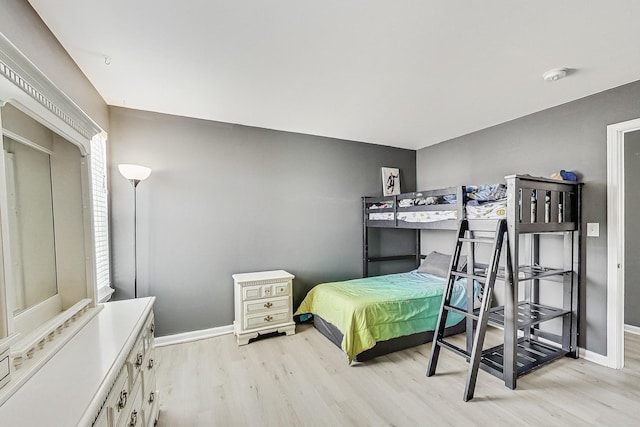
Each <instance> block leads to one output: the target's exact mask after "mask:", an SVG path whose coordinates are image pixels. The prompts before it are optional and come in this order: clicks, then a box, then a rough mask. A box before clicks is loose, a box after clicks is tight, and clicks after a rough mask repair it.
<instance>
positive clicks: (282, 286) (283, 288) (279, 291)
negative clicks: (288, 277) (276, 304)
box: [273, 282, 289, 297]
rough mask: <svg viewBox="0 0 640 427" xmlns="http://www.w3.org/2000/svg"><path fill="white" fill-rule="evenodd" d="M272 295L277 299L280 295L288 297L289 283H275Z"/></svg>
mask: <svg viewBox="0 0 640 427" xmlns="http://www.w3.org/2000/svg"><path fill="white" fill-rule="evenodd" d="M273 294H274V295H275V296H277V297H279V296H282V295H289V283H287V282H284V283H276V284H275V285H273Z"/></svg>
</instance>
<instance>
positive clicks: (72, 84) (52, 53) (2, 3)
mask: <svg viewBox="0 0 640 427" xmlns="http://www.w3.org/2000/svg"><path fill="white" fill-rule="evenodd" d="M0 33H2V34H3V35H4V36H5V37H6V38H8V39H9V40H10V41H11V42H12V43H13V44H14V45H15V46H16V47H17V48H18V49H19V50H20V51H21V52H22V53H23V54H24V55H25V56H26V57H27V58H29V60H31V62H33V63H34V64H35V65H36V66H37V67H38V68H39V69H40V71H42V72H43V73H44V74H45V75H46V76H47V77H48V78H49V79H50V80H51V81H52V82H53V83H54V84H55V85H56V86H57V87H58V88H59V89H60V90H61V91H62V92H64V93H65V94H66V95H67V96H68V97H70V98H71V99H72V100H73V101H74V102H75V103H76V104H77V105H78V106H79V107H80V108H81V109H82V110H83V111H84V112H85V113H86V114H87V115H88V116H89V117H91V118H92V119H93V120H94V121H95V122H96V123H97V124H98V126H100V127H101V128H102V129H103V130H108V129H109V113H108V109H107V105H106V104H105V102H104V100H103V99H102V97H101V96H100V94H98V92H97V91H96V89H95V88H94V87H93V85H92V84H91V83H90V82H89V80H88V79H87V78H86V77H85V75H84V73H83V72H82V71H80V68H78V66H77V65H76V63H75V62H74V61H73V59H71V57H70V56H69V54H68V53H67V51H66V50H64V48H63V47H62V45H60V43H59V42H58V39H56V37H55V36H54V35H53V34H52V33H51V31H50V30H49V28H48V27H47V26H46V25H45V24H44V22H42V20H41V19H40V16H38V14H37V13H36V12H35V11H34V10H33V8H32V7H31V5H30V4H29V3H28V2H27V1H26V0H0Z"/></svg>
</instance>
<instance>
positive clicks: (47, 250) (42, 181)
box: [3, 135, 58, 316]
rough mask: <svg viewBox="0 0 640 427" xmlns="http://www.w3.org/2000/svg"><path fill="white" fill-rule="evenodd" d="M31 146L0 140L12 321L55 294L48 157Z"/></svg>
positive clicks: (51, 201)
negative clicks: (5, 187)
mask: <svg viewBox="0 0 640 427" xmlns="http://www.w3.org/2000/svg"><path fill="white" fill-rule="evenodd" d="M36 147H37V145H35V144H34V145H33V146H30V145H27V144H25V143H21V142H18V141H16V140H15V139H12V138H10V137H7V136H6V135H5V137H4V140H3V149H4V151H5V153H4V155H5V174H6V185H7V202H8V211H9V218H8V222H9V230H10V236H11V237H10V251H11V260H12V267H13V268H12V272H13V278H12V279H13V301H14V303H13V315H14V316H15V315H17V314H19V313H21V312H22V311H24V310H26V309H28V308H30V307H33V306H35V305H36V304H38V303H40V302H42V301H45V300H46V299H48V298H49V297H52V296H54V295H55V294H56V293H57V292H58V287H57V280H56V259H55V236H54V228H53V226H54V224H53V198H52V192H51V156H50V154H49V153H47V152H46V151H45V150H44V149H40V148H36Z"/></svg>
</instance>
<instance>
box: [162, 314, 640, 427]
mask: <svg viewBox="0 0 640 427" xmlns="http://www.w3.org/2000/svg"><path fill="white" fill-rule="evenodd" d="M296 331H297V332H296V334H295V335H293V336H288V337H286V336H277V337H272V338H268V339H263V340H260V341H256V342H253V343H251V344H249V345H245V346H242V347H238V346H237V345H236V342H235V337H234V336H233V335H224V336H221V337H216V338H211V339H208V340H202V341H197V342H193V343H188V344H178V345H173V346H167V347H161V348H158V349H156V352H157V354H156V358H157V359H158V361H159V364H158V371H157V372H158V377H157V383H158V389H159V391H160V396H161V397H160V399H161V412H160V419H159V421H158V426H160V427H187V426H224V427H227V426H278V427H281V426H444V425H456V426H461V425H465V424H466V425H469V426H503V425H511V426H520V425H524V426H542V425H545V426H591V425H594V426H616V427H623V426H632V425H633V426H638V425H640V336H636V335H630V334H627V335H626V342H625V344H626V355H625V356H626V361H625V368H624V369H622V370H618V371H617V370H613V369H609V368H605V367H602V366H600V365H596V364H594V363H591V362H587V361H585V360H583V359H578V360H574V359H569V358H565V359H561V360H558V361H555V362H553V363H552V364H550V365H547V366H545V367H542V368H540V369H538V370H536V371H534V372H531V373H529V374H527V375H525V376H523V377H520V378H519V380H518V387H517V389H516V390H510V389H508V388H506V387H505V386H504V383H502V382H501V381H500V380H499V379H497V378H495V377H493V376H491V375H489V374H488V373H486V372H483V371H481V372H480V374H479V375H478V382H477V386H476V391H475V397H474V399H473V400H472V401H470V402H466V403H465V402H464V401H463V400H462V394H463V391H464V381H465V378H466V369H467V364H466V362H465V361H464V360H463V359H461V358H459V357H458V356H456V355H454V354H452V353H451V352H448V351H442V352H441V353H440V354H441V356H440V360H439V363H438V369H437V373H436V375H435V376H434V377H430V378H427V377H426V376H425V371H426V367H427V361H428V356H429V351H430V349H431V344H425V345H421V346H418V347H415V348H412V349H409V350H404V351H401V352H396V353H393V354H390V355H387V356H382V357H379V358H377V359H374V360H372V361H369V362H366V363H362V364H356V365H354V366H349V365H347V361H346V358H345V355H344V353H342V351H341V350H339V349H338V348H337V347H336V346H334V345H333V344H332V343H331V342H329V341H328V340H327V339H326V338H325V337H323V336H322V335H321V334H320V333H319V332H318V331H316V330H315V329H314V328H313V327H312V326H309V325H298V327H297V330H296Z"/></svg>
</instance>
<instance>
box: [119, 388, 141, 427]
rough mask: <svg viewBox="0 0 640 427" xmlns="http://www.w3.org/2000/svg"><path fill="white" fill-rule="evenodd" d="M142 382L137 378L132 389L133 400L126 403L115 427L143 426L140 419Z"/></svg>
mask: <svg viewBox="0 0 640 427" xmlns="http://www.w3.org/2000/svg"><path fill="white" fill-rule="evenodd" d="M141 385H142V380H141V379H140V378H138V381H136V384H135V387H134V388H133V398H132V399H131V400H130V401H129V402H128V404H127V406H126V407H125V409H124V411H122V413H121V415H120V417H119V418H118V420H117V423H116V424H115V425H116V426H117V427H129V426H131V427H134V426H141V425H143V421H144V420H143V417H142V387H141Z"/></svg>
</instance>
